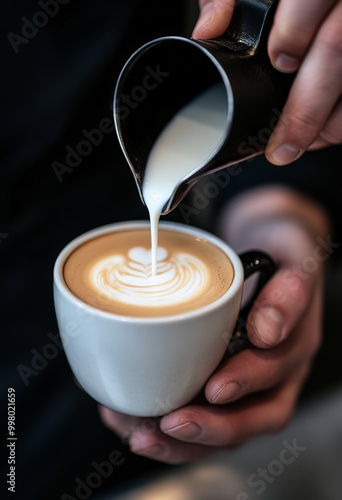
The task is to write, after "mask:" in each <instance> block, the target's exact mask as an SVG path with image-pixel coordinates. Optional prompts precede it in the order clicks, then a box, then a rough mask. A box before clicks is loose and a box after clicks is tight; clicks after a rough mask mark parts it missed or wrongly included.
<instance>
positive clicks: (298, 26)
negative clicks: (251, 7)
mask: <svg viewBox="0 0 342 500" xmlns="http://www.w3.org/2000/svg"><path fill="white" fill-rule="evenodd" d="M335 1H336V0H310V1H309V2H308V1H304V2H303V1H302V2H300V1H298V0H285V1H284V0H282V1H281V2H280V3H279V6H278V8H277V11H276V14H275V17H274V24H273V27H272V30H271V32H270V35H269V39H268V52H269V56H270V58H271V61H272V64H273V65H274V66H275V67H276V68H277V69H278V70H280V71H284V72H292V71H296V70H297V69H298V68H299V66H300V63H301V61H302V59H303V58H304V56H305V54H306V52H307V50H308V48H309V46H310V45H311V42H312V40H313V38H314V36H315V33H316V32H317V30H318V27H319V25H320V24H321V23H322V21H323V20H324V18H325V16H326V15H327V14H328V12H329V10H330V8H331V7H332V5H333V4H334V3H335Z"/></svg>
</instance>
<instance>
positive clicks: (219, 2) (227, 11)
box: [192, 0, 235, 39]
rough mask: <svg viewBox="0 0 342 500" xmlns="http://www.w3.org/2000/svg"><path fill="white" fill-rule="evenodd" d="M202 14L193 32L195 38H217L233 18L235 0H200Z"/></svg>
mask: <svg viewBox="0 0 342 500" xmlns="http://www.w3.org/2000/svg"><path fill="white" fill-rule="evenodd" d="M199 7H200V15H199V18H198V21H197V23H196V25H195V28H194V30H193V33H192V37H193V38H195V39H196V38H207V39H209V38H217V37H218V36H220V35H222V34H223V33H224V32H225V31H226V29H227V28H228V25H229V23H230V20H231V18H232V14H233V10H234V7H235V0H200V1H199Z"/></svg>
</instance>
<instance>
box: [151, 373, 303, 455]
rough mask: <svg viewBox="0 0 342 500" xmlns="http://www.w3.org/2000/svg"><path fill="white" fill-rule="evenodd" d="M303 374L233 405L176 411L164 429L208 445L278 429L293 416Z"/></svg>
mask: <svg viewBox="0 0 342 500" xmlns="http://www.w3.org/2000/svg"><path fill="white" fill-rule="evenodd" d="M306 371H307V370H305V373H306ZM301 372H304V369H303V368H301ZM303 376H304V375H303V374H302V373H300V374H299V373H297V372H296V373H295V374H294V377H293V378H291V379H288V380H287V382H286V383H285V384H283V385H282V386H280V387H278V388H276V389H274V390H273V391H270V392H268V393H265V394H258V395H256V396H254V395H251V396H248V397H247V398H245V399H244V400H243V401H239V402H238V403H233V404H231V405H226V406H223V407H222V406H213V405H208V406H205V407H203V406H201V407H200V406H193V407H186V408H183V409H181V410H177V411H175V412H173V413H171V414H169V415H167V416H166V417H164V418H163V419H162V420H161V423H160V427H161V430H162V431H163V432H164V433H166V434H167V435H169V436H172V437H174V438H177V439H179V440H181V441H185V442H191V443H197V444H202V445H207V446H232V445H234V444H235V443H241V442H244V441H246V440H247V439H250V438H252V437H254V436H258V435H261V434H269V433H274V432H279V431H280V430H281V429H283V428H284V427H285V426H286V425H287V424H288V422H289V420H290V418H291V416H292V413H293V410H294V407H295V403H296V400H297V397H298V393H299V390H300V385H301V380H302V378H303Z"/></svg>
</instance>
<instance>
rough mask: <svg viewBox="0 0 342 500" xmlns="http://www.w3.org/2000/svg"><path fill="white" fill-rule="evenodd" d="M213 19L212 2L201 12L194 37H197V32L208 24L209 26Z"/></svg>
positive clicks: (194, 30)
mask: <svg viewBox="0 0 342 500" xmlns="http://www.w3.org/2000/svg"><path fill="white" fill-rule="evenodd" d="M212 17H213V8H212V5H211V2H209V3H208V4H207V5H205V6H204V7H203V8H202V9H201V12H200V17H199V19H198V21H197V23H196V25H195V27H194V29H193V37H196V33H197V31H200V30H201V29H202V28H203V27H204V26H205V25H206V24H208V23H209V22H210V21H211V19H212Z"/></svg>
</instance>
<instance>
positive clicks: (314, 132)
mask: <svg viewBox="0 0 342 500" xmlns="http://www.w3.org/2000/svg"><path fill="white" fill-rule="evenodd" d="M321 128H322V124H321V122H320V121H319V120H317V119H316V118H315V116H314V115H313V114H312V113H311V112H310V110H309V109H307V110H306V109H304V108H302V109H301V112H300V113H292V114H289V115H287V119H286V130H287V132H288V133H289V134H290V133H291V135H292V136H293V141H294V144H298V145H299V146H300V147H301V148H303V149H305V148H306V147H307V146H309V145H310V144H311V143H312V142H313V141H314V140H315V139H316V138H317V136H318V134H319V132H320V130H321Z"/></svg>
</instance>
